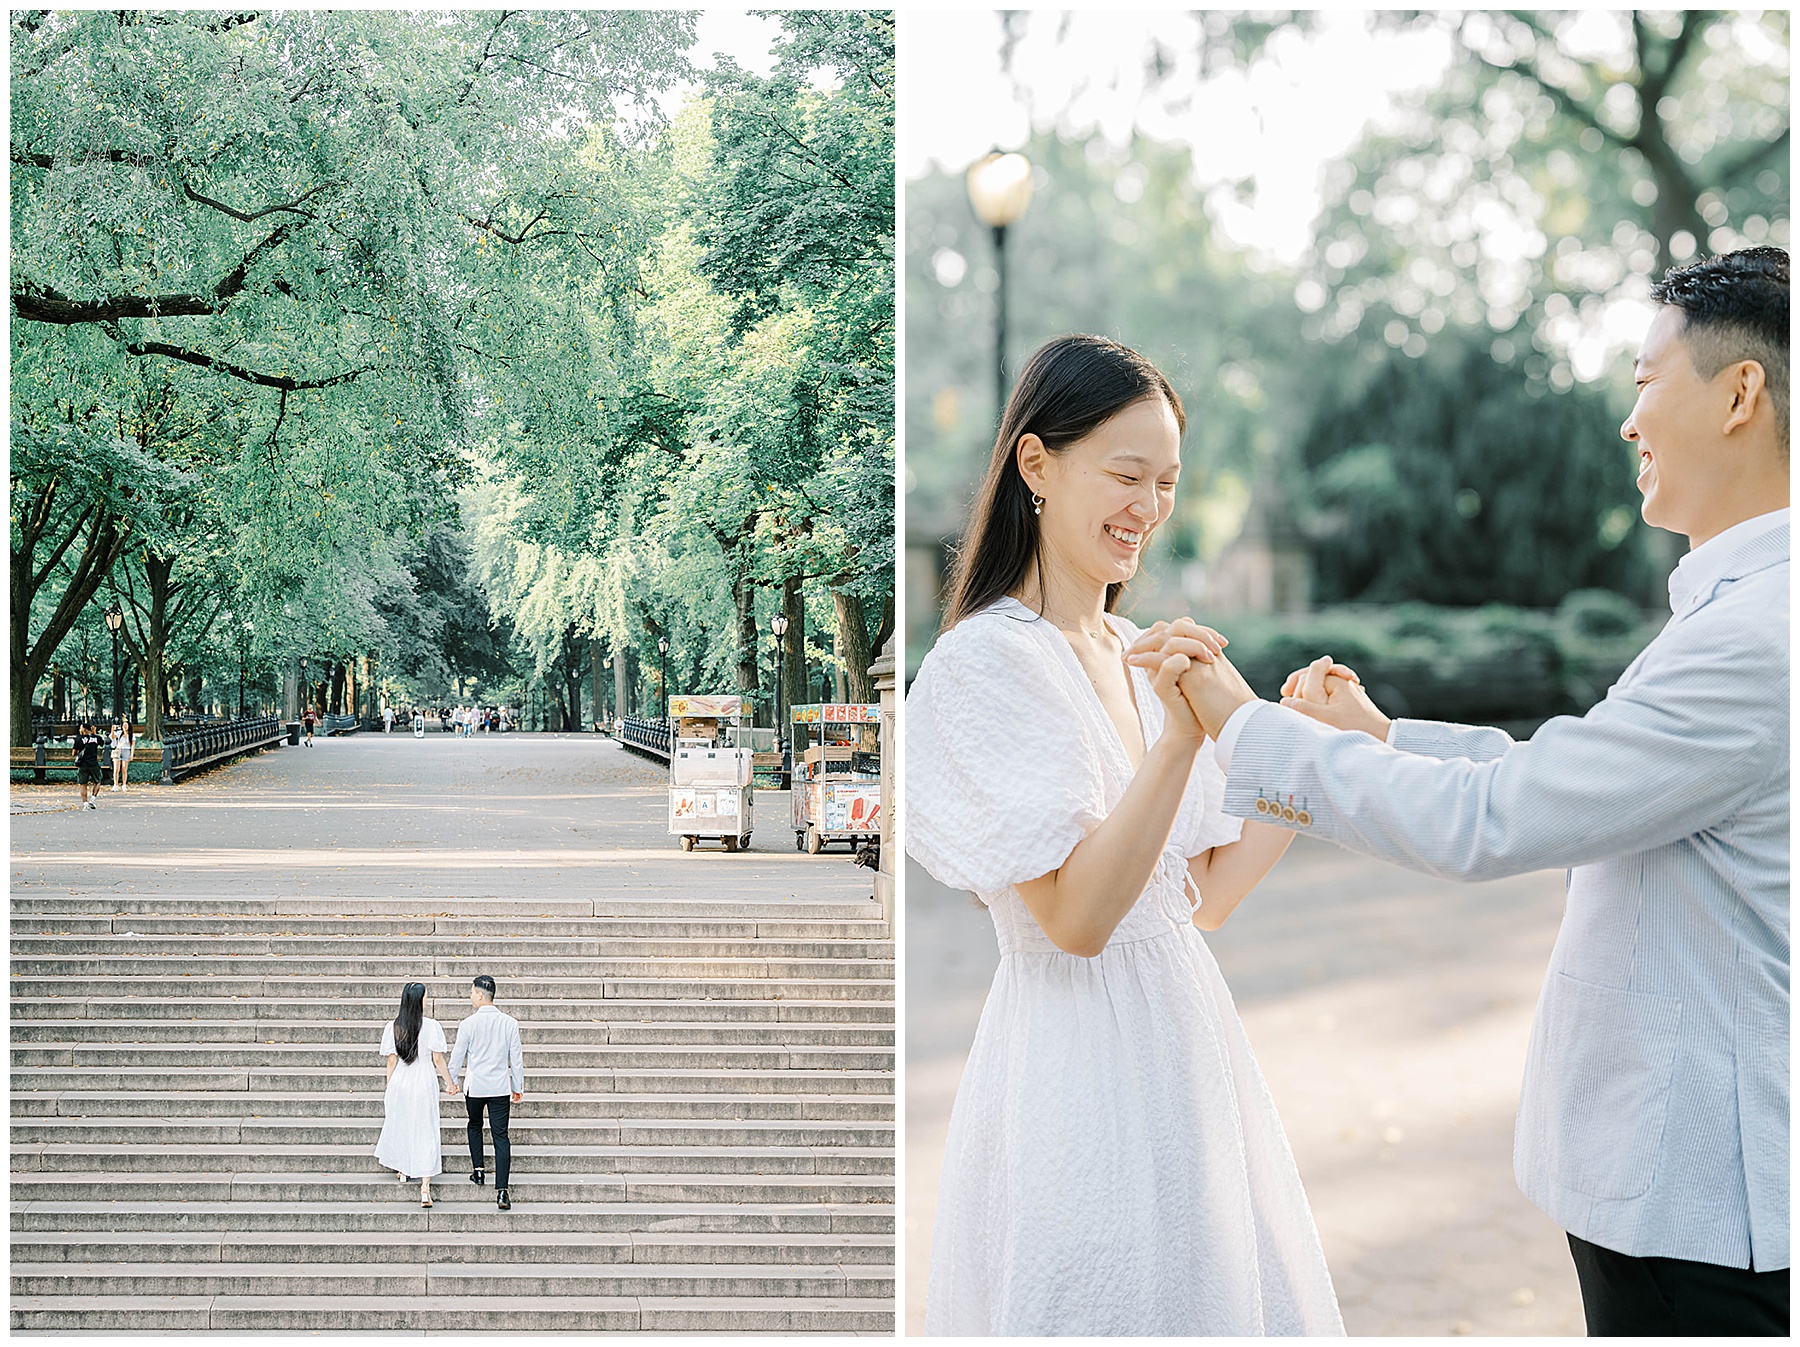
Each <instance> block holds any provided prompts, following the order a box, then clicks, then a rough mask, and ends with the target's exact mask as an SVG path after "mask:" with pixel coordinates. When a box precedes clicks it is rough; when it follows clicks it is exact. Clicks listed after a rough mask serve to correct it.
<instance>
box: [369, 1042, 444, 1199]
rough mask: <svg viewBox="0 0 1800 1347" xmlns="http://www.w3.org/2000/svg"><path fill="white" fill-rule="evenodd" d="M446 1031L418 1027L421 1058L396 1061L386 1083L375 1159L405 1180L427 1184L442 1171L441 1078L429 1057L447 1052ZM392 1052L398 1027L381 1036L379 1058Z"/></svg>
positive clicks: (384, 1059)
mask: <svg viewBox="0 0 1800 1347" xmlns="http://www.w3.org/2000/svg"><path fill="white" fill-rule="evenodd" d="M449 1050H450V1045H449V1044H448V1043H447V1042H446V1041H445V1039H444V1027H443V1025H441V1024H439V1023H438V1022H437V1021H436V1020H434V1019H430V1018H427V1019H425V1020H424V1021H423V1022H422V1023H421V1024H420V1025H419V1055H418V1056H417V1057H415V1058H414V1059H413V1060H412V1061H410V1062H398V1063H396V1064H395V1066H394V1074H393V1075H392V1076H391V1077H390V1078H389V1079H388V1084H387V1098H386V1101H385V1107H384V1110H383V1112H384V1116H383V1118H382V1122H381V1136H380V1138H379V1139H378V1140H377V1141H376V1142H375V1158H376V1159H377V1160H379V1161H380V1162H381V1163H382V1164H384V1165H386V1166H387V1167H388V1168H389V1169H394V1170H398V1171H399V1172H400V1173H401V1174H402V1175H404V1176H405V1177H407V1178H413V1179H429V1178H433V1177H435V1176H436V1175H438V1174H441V1173H443V1172H444V1148H443V1139H442V1137H441V1135H440V1134H439V1131H438V1126H439V1124H438V1076H437V1068H436V1067H434V1066H433V1065H432V1061H431V1054H432V1053H434V1052H448V1051H449ZM393 1051H394V1022H393V1021H392V1020H389V1021H388V1026H387V1029H386V1030H385V1031H384V1032H383V1033H382V1035H381V1059H382V1061H384V1062H385V1061H386V1060H387V1059H388V1057H389V1056H390V1055H391V1054H392V1053H393Z"/></svg>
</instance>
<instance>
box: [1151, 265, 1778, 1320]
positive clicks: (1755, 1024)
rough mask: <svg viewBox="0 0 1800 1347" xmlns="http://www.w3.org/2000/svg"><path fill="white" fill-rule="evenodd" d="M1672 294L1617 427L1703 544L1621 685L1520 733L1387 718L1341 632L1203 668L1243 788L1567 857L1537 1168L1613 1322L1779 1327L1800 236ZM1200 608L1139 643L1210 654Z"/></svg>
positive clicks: (1305, 813)
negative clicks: (1794, 274) (1252, 684)
mask: <svg viewBox="0 0 1800 1347" xmlns="http://www.w3.org/2000/svg"><path fill="white" fill-rule="evenodd" d="M1654 295H1655V298H1656V300H1657V302H1658V304H1659V305H1660V306H1661V307H1660V309H1659V310H1658V312H1657V315H1656V318H1655V320H1654V321H1653V322H1652V323H1651V325H1650V330H1649V332H1648V334H1647V335H1646V337H1645V339H1644V345H1643V350H1642V353H1641V354H1640V356H1639V358H1638V361H1637V367H1636V374H1637V387H1638V396H1637V404H1636V406H1635V407H1633V409H1632V412H1631V415H1630V416H1629V417H1627V418H1626V420H1625V423H1624V425H1623V426H1621V427H1620V434H1622V435H1623V436H1624V437H1625V438H1626V439H1627V440H1629V441H1631V442H1632V443H1633V444H1635V445H1636V446H1637V449H1638V455H1639V474H1638V488H1639V490H1640V491H1642V492H1643V496H1644V503H1643V512H1644V518H1645V520H1646V521H1647V522H1649V523H1651V524H1653V525H1655V526H1656V527H1658V528H1664V529H1669V530H1671V531H1673V532H1676V533H1681V534H1685V535H1686V536H1687V538H1688V539H1689V541H1690V543H1691V544H1692V550H1691V551H1690V552H1689V553H1688V555H1687V556H1686V557H1684V558H1683V559H1682V562H1681V564H1680V565H1679V566H1678V567H1677V568H1676V569H1675V572H1674V574H1673V575H1671V576H1670V577H1669V603H1670V608H1671V610H1672V616H1671V617H1670V620H1669V623H1668V625H1667V626H1666V627H1665V628H1664V629H1663V630H1662V632H1661V633H1660V634H1659V635H1658V636H1657V638H1656V639H1655V640H1654V641H1652V642H1651V643H1650V645H1649V646H1648V647H1647V648H1646V649H1645V650H1644V652H1643V653H1642V654H1641V655H1640V656H1639V657H1638V658H1637V660H1636V662H1634V663H1633V664H1632V666H1631V667H1630V668H1629V669H1627V670H1626V671H1625V673H1624V674H1623V675H1622V676H1621V677H1620V679H1619V681H1618V682H1617V683H1616V684H1615V685H1614V686H1613V687H1612V689H1611V690H1610V691H1609V692H1608V693H1607V695H1606V698H1605V700H1603V701H1602V702H1601V703H1600V704H1599V705H1598V706H1596V707H1594V708H1593V710H1591V711H1589V712H1588V713H1587V715H1585V716H1582V717H1579V718H1577V717H1572V716H1559V717H1557V718H1555V719H1553V720H1550V721H1548V722H1546V723H1545V724H1544V725H1543V727H1542V728H1540V729H1539V730H1538V732H1537V733H1536V734H1535V735H1533V736H1532V738H1531V739H1530V741H1529V742H1526V743H1515V742H1514V741H1513V740H1512V739H1511V738H1509V737H1508V736H1507V735H1506V734H1504V733H1502V732H1501V731H1499V730H1495V729H1481V728H1475V727H1471V726H1466V725H1447V724H1441V723H1437V722H1430V721H1416V720H1393V721H1390V720H1389V719H1388V718H1387V717H1386V716H1384V715H1382V714H1381V713H1380V711H1378V710H1377V709H1376V708H1375V706H1374V705H1373V704H1372V703H1371V702H1370V701H1369V699H1368V697H1367V696H1366V695H1365V694H1364V692H1363V690H1362V688H1361V686H1360V685H1359V684H1357V683H1356V682H1355V681H1354V680H1353V679H1348V678H1344V677H1342V676H1339V675H1338V674H1336V673H1334V672H1333V666H1332V664H1331V661H1330V659H1329V658H1328V657H1327V658H1322V659H1320V660H1319V661H1317V662H1315V663H1314V664H1313V665H1312V666H1310V667H1309V668H1308V669H1306V670H1303V671H1301V672H1299V673H1296V674H1295V675H1294V676H1293V677H1292V678H1290V680H1289V686H1288V688H1287V689H1285V691H1286V692H1287V693H1288V694H1289V695H1287V696H1286V697H1284V703H1283V705H1282V706H1269V705H1266V704H1264V703H1262V702H1260V701H1258V700H1257V699H1256V697H1255V694H1254V693H1252V692H1251V691H1250V689H1249V687H1248V686H1247V685H1245V683H1244V681H1243V679H1242V678H1240V677H1239V676H1238V675H1237V672H1236V670H1234V669H1232V667H1231V664H1230V661H1228V660H1226V659H1223V658H1220V659H1218V660H1216V661H1214V662H1212V663H1202V662H1195V663H1194V664H1193V666H1192V668H1191V669H1189V670H1188V671H1187V672H1186V673H1184V674H1183V675H1182V677H1181V682H1180V686H1181V689H1182V691H1183V693H1184V694H1186V695H1187V697H1188V699H1189V701H1190V703H1191V704H1192V705H1193V707H1194V710H1195V714H1196V716H1197V718H1198V719H1199V720H1200V722H1201V724H1202V725H1203V726H1205V728H1206V729H1207V732H1208V733H1209V734H1211V735H1212V736H1213V737H1214V739H1215V740H1216V741H1217V747H1216V753H1217V756H1218V760H1219V762H1220V764H1221V765H1222V766H1224V767H1225V769H1226V771H1227V773H1228V777H1229V780H1228V783H1227V787H1226V795H1225V810H1226V812H1227V813H1230V814H1236V815H1239V816H1242V817H1244V818H1258V819H1261V820H1263V821H1265V822H1269V823H1273V824H1276V825H1277V826H1280V827H1286V828H1292V829H1297V830H1303V831H1306V832H1310V833H1313V834H1314V835H1316V836H1319V837H1323V838H1326V839H1328V840H1330V841H1333V842H1337V843H1339V844H1341V845H1343V846H1347V847H1351V848H1354V849H1355V850H1358V851H1362V852H1366V853H1368V854H1370V855H1373V856H1378V857H1381V858H1382V859H1384V860H1388V861H1392V862H1393V863H1394V864H1397V865H1404V866H1407V867H1409V868H1411V869H1416V870H1423V871H1425V872H1427V873H1430V874H1435V875H1440V876H1443V877H1445V878H1451V879H1460V880H1484V879H1497V878H1500V877H1502V876H1505V875H1511V874H1518V873H1520V872H1522V871H1527V870H1539V869H1549V868H1563V867H1568V868H1569V896H1568V909H1567V913H1566V915H1565V916H1564V918H1563V923H1562V928H1561V930H1560V932H1559V933H1558V936H1557V942H1556V948H1555V951H1554V952H1553V954H1552V955H1551V962H1550V971H1549V976H1548V977H1547V979H1546V980H1545V983H1544V990H1543V993H1542V995H1541V997H1540V998H1539V1001H1538V1008H1537V1017H1536V1021H1535V1023H1534V1025H1533V1028H1532V1035H1531V1046H1530V1051H1529V1056H1528V1058H1527V1061H1526V1067H1525V1082H1524V1085H1523V1087H1522V1089H1521V1091H1520V1096H1519V1114H1518V1124H1517V1131H1516V1134H1515V1139H1514V1152H1513V1167H1514V1171H1515V1173H1516V1175H1517V1177H1518V1181H1519V1186H1520V1188H1521V1189H1522V1190H1523V1191H1524V1193H1525V1195H1526V1196H1527V1197H1529V1198H1530V1199H1531V1200H1532V1201H1533V1202H1534V1203H1536V1204H1537V1205H1538V1206H1539V1207H1541V1208H1542V1209H1543V1210H1544V1211H1545V1212H1547V1213H1548V1214H1549V1215H1550V1216H1551V1218H1552V1219H1554V1220H1555V1221H1556V1222H1557V1223H1558V1224H1559V1225H1561V1226H1562V1227H1563V1228H1564V1229H1565V1230H1566V1231H1568V1233H1569V1246H1570V1250H1571V1252H1572V1253H1573V1256H1574V1259H1575V1265H1576V1270H1577V1272H1578V1274H1579V1276H1580V1280H1581V1292H1582V1300H1583V1303H1584V1306H1585V1308H1586V1313H1587V1321H1588V1331H1589V1333H1590V1335H1595V1336H1598V1335H1603V1334H1632V1335H1644V1336H1667V1335H1696V1334H1704V1335H1746V1334H1756V1335H1782V1336H1785V1335H1786V1334H1787V1332H1788V1285H1787V1280H1788V1274H1787V1271H1786V1269H1787V1267H1788V1107H1789V1054H1788V1024H1789V1019H1788V1015H1789V1010H1788V1007H1789V986H1788V982H1789V954H1788V939H1789V921H1788V883H1789V837H1788V825H1789V808H1790V805H1789V800H1790V796H1789V765H1788V764H1789V739H1788V729H1789V724H1788V721H1789V715H1788V682H1789V647H1788V573H1789V566H1788V555H1789V554H1788V258H1787V254H1786V253H1784V252H1782V251H1781V250H1779V249H1775V248H1753V249H1749V250H1747V251H1744V252H1738V253H1732V254H1729V255H1727V256H1724V257H1716V258H1712V259H1709V260H1707V261H1704V262H1700V263H1697V264H1695V265H1693V266H1690V267H1685V268H1683V269H1681V270H1679V271H1672V272H1670V273H1669V275H1668V276H1667V277H1665V278H1664V280H1663V281H1662V283H1661V284H1660V285H1658V286H1657V287H1656V288H1655V291H1654ZM1184 631H1185V628H1184V625H1183V624H1176V626H1175V627H1172V628H1169V629H1167V630H1165V631H1162V632H1152V633H1150V634H1148V635H1147V636H1146V637H1145V638H1144V639H1143V640H1142V641H1140V642H1139V643H1138V645H1137V646H1134V650H1133V656H1132V658H1133V660H1134V662H1139V661H1141V660H1143V659H1146V658H1148V659H1152V660H1154V659H1155V658H1156V656H1157V655H1158V654H1159V653H1168V652H1177V653H1184V654H1189V655H1192V654H1194V650H1193V649H1191V648H1190V646H1191V645H1192V642H1191V641H1190V640H1189V638H1188V637H1186V636H1185V635H1184V634H1183V633H1184ZM1496 676H1501V677H1503V676H1504V672H1503V671H1502V672H1500V673H1498V674H1497V675H1496ZM1302 713H1304V714H1302ZM1356 731H1361V733H1357V732H1356Z"/></svg>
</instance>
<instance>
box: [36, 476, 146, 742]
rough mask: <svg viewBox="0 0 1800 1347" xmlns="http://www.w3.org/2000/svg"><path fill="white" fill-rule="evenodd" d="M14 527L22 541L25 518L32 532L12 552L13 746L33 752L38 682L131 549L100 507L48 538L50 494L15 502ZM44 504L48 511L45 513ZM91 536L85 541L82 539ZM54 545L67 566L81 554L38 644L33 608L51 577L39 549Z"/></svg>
mask: <svg viewBox="0 0 1800 1347" xmlns="http://www.w3.org/2000/svg"><path fill="white" fill-rule="evenodd" d="M13 500H14V505H13V510H14V514H13V521H14V523H13V527H14V530H15V532H14V534H13V537H14V538H15V539H19V538H20V531H19V530H20V529H21V524H20V520H21V517H22V516H23V517H25V520H26V523H27V524H28V525H30V526H31V527H30V528H29V530H28V531H27V532H26V534H25V536H24V538H23V540H22V541H21V542H18V543H17V544H16V545H15V546H14V547H13V549H12V557H11V561H12V573H11V586H10V588H11V597H12V630H11V655H12V678H11V684H12V715H11V726H10V728H11V732H12V742H13V746H14V747H16V748H28V747H30V745H31V739H32V733H31V707H32V698H33V697H35V696H36V695H37V685H38V682H39V681H40V680H41V679H42V678H43V676H44V672H45V671H46V670H47V669H48V668H49V667H50V661H51V660H52V659H54V658H55V657H56V651H57V647H58V646H60V645H61V644H62V642H63V638H64V637H65V636H67V635H68V634H69V632H70V631H71V630H72V629H73V628H74V626H75V622H76V620H77V619H78V618H79V617H80V616H81V611H82V609H84V608H86V607H87V605H88V602H89V601H90V600H91V599H92V598H93V597H94V595H95V594H97V593H99V592H100V586H101V585H102V584H103V583H104V582H105V580H106V577H107V575H108V574H110V573H111V571H112V568H113V566H114V565H115V564H116V563H117V562H118V560H119V556H120V554H121V553H123V552H124V550H125V545H126V541H127V533H128V531H127V529H126V528H124V527H122V526H121V524H120V521H119V520H118V519H117V518H116V517H115V516H112V515H109V514H106V513H105V512H104V511H103V510H102V508H101V507H100V506H98V505H95V506H92V507H90V509H89V512H88V513H87V514H84V515H83V516H81V518H80V519H78V520H77V521H75V523H74V524H73V525H71V526H70V527H69V528H68V529H67V531H66V533H65V535H64V537H63V538H60V539H51V538H46V537H45V536H44V533H43V527H42V523H41V516H42V515H44V514H47V513H48V507H49V505H50V504H51V497H50V495H49V493H46V495H45V496H44V497H43V498H42V500H41V502H39V501H30V502H23V503H21V501H20V499H19V497H18V496H15V497H14V498H13ZM40 503H41V504H42V505H43V506H44V507H45V509H44V510H42V511H40V510H39V508H38V507H39V505H40ZM80 534H85V535H86V536H85V538H78V537H77V535H80ZM41 543H47V544H49V546H50V548H51V549H52V551H51V554H52V555H54V554H55V552H56V550H58V549H60V550H61V551H62V552H63V561H64V564H65V565H66V564H68V557H67V552H68V551H69V549H71V548H73V547H74V546H76V545H77V543H79V547H80V550H79V553H78V554H77V556H76V559H75V562H74V564H73V567H72V574H71V576H70V579H69V584H68V587H67V588H66V589H64V590H63V595H62V598H61V600H60V601H59V602H58V603H57V605H56V610H55V611H54V612H53V613H51V615H50V618H49V620H48V621H47V622H45V623H44V628H43V630H42V631H41V632H39V633H38V639H37V642H36V644H35V645H34V644H33V643H32V640H31V605H32V601H33V600H34V599H35V598H36V597H37V593H38V590H39V589H40V588H41V587H42V582H43V581H44V580H46V579H47V578H48V577H47V575H46V574H45V573H44V562H45V560H47V558H40V556H39V545H40V544H41Z"/></svg>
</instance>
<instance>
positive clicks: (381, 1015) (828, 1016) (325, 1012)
mask: <svg viewBox="0 0 1800 1347" xmlns="http://www.w3.org/2000/svg"><path fill="white" fill-rule="evenodd" d="M183 990H186V991H196V990H207V989H206V988H196V987H193V986H192V985H191V984H184V988H183ZM12 992H13V1001H12V1006H11V1010H12V1018H13V1020H14V1021H15V1022H17V1021H20V1020H42V1019H90V1018H91V1019H95V1020H117V1019H119V1018H120V1017H121V1016H129V1017H130V1018H131V1019H134V1020H170V1019H177V1020H188V1019H192V1020H228V1019H240V1018H245V1019H249V1018H254V1019H257V1020H279V1021H285V1022H290V1023H309V1024H342V1023H351V1022H354V1023H357V1024H368V1023H371V1022H372V1023H374V1024H377V1025H381V1024H385V1023H387V1021H388V1020H390V1019H392V1018H393V1016H394V1012H395V1010H396V1009H397V1008H398V1005H399V1000H398V997H396V996H394V995H392V994H383V995H381V996H379V997H375V996H364V997H350V996H332V997H315V998H309V999H305V1000H299V999H292V998H283V997H279V996H276V997H257V996H249V997H243V996H214V995H207V996H183V995H179V994H177V995H173V996H143V995H129V996H126V997H123V998H117V997H108V998H106V999H96V1000H91V1001H90V1000H84V999H82V998H81V997H80V996H75V997H67V998H65V997H60V996H58V997H40V998H35V999H34V998H30V997H26V996H23V995H22V994H20V992H19V989H18V988H17V986H14V987H13V988H12ZM434 1001H436V1002H437V1003H438V1004H437V1005H436V1007H435V1008H434V1006H433V1002H434ZM468 1008H469V998H468V996H467V994H466V993H464V992H461V991H458V992H457V993H455V994H454V995H448V996H441V997H436V998H434V997H430V996H427V997H426V999H425V1013H426V1014H427V1015H430V1016H431V1017H432V1018H433V1019H435V1020H437V1021H439V1022H440V1023H442V1024H446V1025H449V1024H454V1023H458V1022H459V1021H460V1018H461V1016H462V1015H463V1013H465V1012H466V1011H467V1010H468ZM505 1010H506V1013H507V1014H508V1015H511V1016H512V1017H513V1018H514V1019H516V1020H518V1021H519V1023H521V1024H528V1025H535V1024H540V1023H545V1022H556V1023H566V1022H574V1021H586V1022H592V1023H595V1024H612V1023H626V1024H631V1023H681V1022H685V1021H695V1022H699V1021H709V1022H728V1023H732V1024H844V1023H855V1024H881V1025H885V1026H888V1027H889V1028H890V1029H891V1028H892V1026H893V1022H894V1007H893V1002H892V1000H891V998H890V999H889V1000H886V1001H881V1000H864V999H858V1000H854V1001H833V1000H830V999H827V998H820V999H808V1000H804V1001H794V1000H781V999H769V998H757V997H744V998H741V999H733V1000H729V1001H711V1002H709V1001H705V1000H697V1001H671V1000H667V999H658V998H649V997H647V998H640V999H636V1000H634V999H632V998H631V997H625V996H621V997H613V998H605V999H589V1000H578V999H572V998H569V999H564V998H545V999H523V1000H514V999H508V1000H507V1002H506V1005H505Z"/></svg>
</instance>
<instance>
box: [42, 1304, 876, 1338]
mask: <svg viewBox="0 0 1800 1347" xmlns="http://www.w3.org/2000/svg"><path fill="white" fill-rule="evenodd" d="M472 1325H479V1326H480V1328H479V1331H480V1332H482V1333H484V1334H486V1333H600V1332H625V1333H631V1332H638V1333H835V1334H840V1335H841V1334H849V1333H883V1334H889V1333H892V1332H893V1328H894V1304H893V1298H892V1296H888V1297H885V1298H881V1297H877V1298H874V1299H870V1300H856V1299H847V1298H819V1297H775V1298H765V1297H726V1296H716V1297H709V1296H637V1297H599V1296H594V1297H583V1296H392V1297H389V1296H240V1295H231V1296H156V1297H145V1296H68V1297H40V1296H19V1295H15V1296H14V1297H13V1301H12V1326H13V1328H14V1329H16V1330H19V1331H23V1332H54V1331H70V1330H82V1331H88V1332H107V1331H121V1330H123V1331H146V1330H154V1331H161V1332H183V1331H187V1332H194V1331H199V1332H214V1333H279V1332H314V1333H345V1332H356V1333H372V1332H406V1331H410V1332H442V1333H468V1332H470V1331H471V1326H472Z"/></svg>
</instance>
